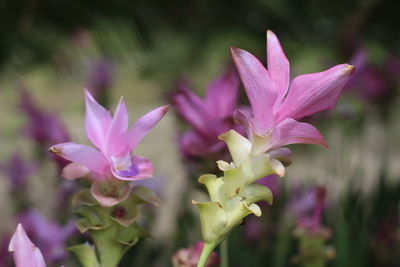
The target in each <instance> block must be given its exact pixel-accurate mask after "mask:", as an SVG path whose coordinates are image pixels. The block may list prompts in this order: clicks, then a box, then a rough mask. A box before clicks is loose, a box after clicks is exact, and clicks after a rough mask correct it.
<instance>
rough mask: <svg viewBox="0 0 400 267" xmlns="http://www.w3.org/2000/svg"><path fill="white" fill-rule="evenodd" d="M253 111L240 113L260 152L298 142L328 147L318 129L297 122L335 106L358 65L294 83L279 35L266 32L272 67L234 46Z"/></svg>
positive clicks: (342, 65)
mask: <svg viewBox="0 0 400 267" xmlns="http://www.w3.org/2000/svg"><path fill="white" fill-rule="evenodd" d="M231 52H232V56H233V59H234V62H235V64H236V67H237V69H238V72H239V75H240V77H241V80H242V82H243V84H244V88H245V90H246V93H247V96H248V98H249V101H250V105H251V108H252V112H248V111H243V110H242V111H238V112H237V114H236V118H237V119H238V120H239V121H240V122H241V123H243V124H244V125H245V126H246V128H247V130H248V135H249V138H250V139H251V141H252V144H253V148H252V150H253V152H254V153H255V154H258V153H263V152H266V151H271V150H275V149H278V148H280V147H282V146H285V145H288V144H295V143H305V144H316V145H320V146H323V147H326V146H327V145H326V143H325V140H324V138H323V137H322V135H321V134H320V133H319V131H318V130H317V129H316V128H315V127H314V126H312V125H310V124H308V123H304V122H299V121H297V120H298V119H301V118H303V117H306V116H309V115H312V114H314V113H316V112H319V111H322V110H326V109H330V108H332V107H333V106H334V105H335V104H336V102H337V99H338V97H339V95H340V92H341V90H342V88H343V86H344V85H345V84H346V82H347V81H348V80H349V78H350V76H351V74H352V73H353V69H354V67H353V66H350V65H347V64H341V65H337V66H335V67H332V68H330V69H328V70H326V71H324V72H319V73H311V74H305V75H300V76H298V77H296V78H294V79H293V81H292V82H290V69H289V61H288V60H287V58H286V56H285V54H284V52H283V50H282V47H281V45H280V43H279V40H278V38H277V37H276V36H275V34H274V33H273V32H271V31H268V32H267V59H268V60H267V61H268V62H267V63H268V64H267V68H268V69H267V68H265V67H264V65H263V64H262V63H261V62H260V61H259V60H258V59H257V58H256V57H254V56H253V55H252V54H250V53H249V52H246V51H244V50H242V49H239V48H231Z"/></svg>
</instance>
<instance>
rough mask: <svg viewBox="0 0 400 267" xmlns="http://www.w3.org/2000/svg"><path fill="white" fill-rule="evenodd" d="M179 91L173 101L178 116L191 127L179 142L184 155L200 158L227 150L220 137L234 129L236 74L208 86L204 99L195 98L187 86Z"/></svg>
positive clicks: (216, 80) (230, 72)
mask: <svg viewBox="0 0 400 267" xmlns="http://www.w3.org/2000/svg"><path fill="white" fill-rule="evenodd" d="M178 87H179V91H178V92H177V93H175V94H174V95H173V96H172V101H173V102H174V104H175V106H176V110H177V112H178V114H179V115H180V116H181V117H182V118H183V119H184V120H185V121H187V122H188V123H189V124H190V125H191V126H192V129H191V130H190V131H188V132H186V133H185V134H183V136H182V137H181V139H180V145H181V149H182V151H183V153H184V154H185V155H187V156H201V155H206V154H210V153H214V152H218V151H219V150H221V149H222V148H224V147H225V144H224V143H223V142H222V141H221V140H219V139H218V136H219V135H220V134H222V133H224V132H226V131H228V130H229V129H232V128H234V123H233V119H232V117H233V113H234V111H235V109H236V105H237V98H238V89H239V77H238V76H237V73H236V72H235V71H232V70H229V71H227V72H226V73H225V74H224V75H221V76H219V77H217V78H216V79H215V80H214V81H212V82H211V84H210V85H209V86H208V88H207V92H206V95H205V97H204V99H201V98H200V97H198V96H197V95H196V94H194V93H193V92H192V91H191V90H190V88H189V87H188V85H187V84H186V83H184V82H181V83H180V84H179V85H178Z"/></svg>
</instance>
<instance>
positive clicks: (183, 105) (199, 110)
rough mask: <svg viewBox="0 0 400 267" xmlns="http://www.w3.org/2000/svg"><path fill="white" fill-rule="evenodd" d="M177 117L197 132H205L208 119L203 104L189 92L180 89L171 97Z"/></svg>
mask: <svg viewBox="0 0 400 267" xmlns="http://www.w3.org/2000/svg"><path fill="white" fill-rule="evenodd" d="M172 101H173V102H174V104H175V107H176V110H177V111H178V113H179V115H180V116H181V117H182V118H183V119H184V120H185V121H187V122H188V123H190V125H192V126H193V127H194V128H195V129H197V130H198V131H203V132H205V131H206V126H205V122H206V121H207V120H208V119H209V117H208V116H207V115H208V113H207V112H206V111H205V109H206V107H205V103H204V102H203V100H202V99H200V98H199V97H198V96H197V95H196V94H194V93H193V92H192V91H190V90H186V89H182V88H181V89H180V90H179V91H178V93H176V94H175V95H174V96H173V97H172Z"/></svg>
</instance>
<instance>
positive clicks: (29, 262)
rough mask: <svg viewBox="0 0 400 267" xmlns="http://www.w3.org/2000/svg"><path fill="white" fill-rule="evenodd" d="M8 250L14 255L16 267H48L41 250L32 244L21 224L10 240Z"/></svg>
mask: <svg viewBox="0 0 400 267" xmlns="http://www.w3.org/2000/svg"><path fill="white" fill-rule="evenodd" d="M8 250H9V251H10V252H13V253H14V261H15V266H16V267H46V263H45V262H44V258H43V255H42V253H41V252H40V250H39V249H38V248H37V247H36V246H35V245H34V244H33V243H32V241H31V240H30V239H29V237H28V236H27V234H26V232H25V230H24V228H23V227H22V225H21V224H18V226H17V230H16V231H15V233H14V235H13V236H12V238H11V240H10V244H9V246H8Z"/></svg>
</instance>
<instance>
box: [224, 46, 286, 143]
mask: <svg viewBox="0 0 400 267" xmlns="http://www.w3.org/2000/svg"><path fill="white" fill-rule="evenodd" d="M231 53H232V57H233V60H234V62H235V64H236V67H237V69H238V71H239V75H240V77H241V79H242V82H243V84H244V88H245V90H246V94H247V97H248V98H249V101H250V104H251V107H252V109H253V116H254V121H253V122H252V124H253V130H254V131H255V132H256V133H257V134H259V135H263V134H264V133H265V132H267V131H268V130H269V129H270V128H271V127H272V125H273V106H274V103H275V100H276V98H277V95H278V94H277V90H276V86H275V85H274V83H273V81H272V79H271V77H270V75H269V73H268V71H267V70H266V69H265V67H264V66H263V64H262V63H261V62H260V61H259V60H258V59H257V58H256V57H254V56H253V55H252V54H250V53H249V52H247V51H244V50H242V49H239V48H234V47H233V48H231Z"/></svg>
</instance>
